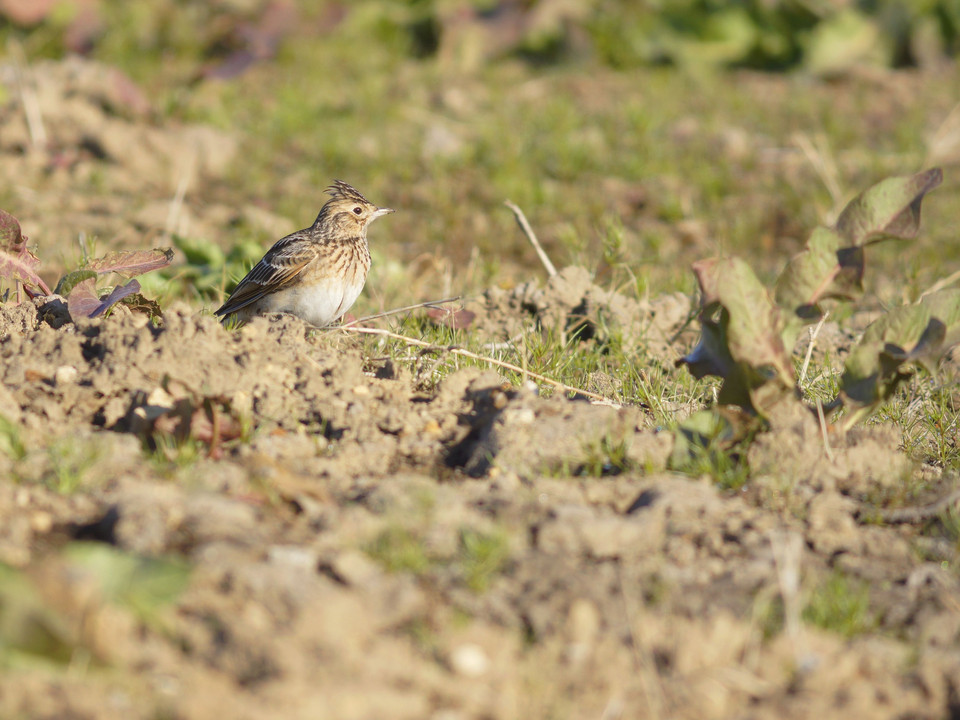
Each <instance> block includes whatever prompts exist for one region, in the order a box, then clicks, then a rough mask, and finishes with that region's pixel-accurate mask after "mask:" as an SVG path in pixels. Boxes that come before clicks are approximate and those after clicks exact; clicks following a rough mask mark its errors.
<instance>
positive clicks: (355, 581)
mask: <svg viewBox="0 0 960 720" xmlns="http://www.w3.org/2000/svg"><path fill="white" fill-rule="evenodd" d="M325 567H326V568H327V569H328V570H329V571H330V573H331V574H332V575H333V576H334V578H335V579H336V580H337V581H338V582H341V583H343V584H344V585H348V586H352V587H356V586H362V585H366V584H368V583H369V582H370V581H371V580H374V579H375V578H378V577H380V576H381V575H382V574H383V571H382V570H380V568H379V567H378V566H377V564H376V563H375V562H374V561H373V560H371V559H370V558H368V557H367V556H366V555H364V554H363V553H362V552H360V551H359V550H344V551H343V552H342V553H340V554H339V555H337V556H336V557H335V558H333V560H331V561H330V562H329V563H328V564H326V566H325Z"/></svg>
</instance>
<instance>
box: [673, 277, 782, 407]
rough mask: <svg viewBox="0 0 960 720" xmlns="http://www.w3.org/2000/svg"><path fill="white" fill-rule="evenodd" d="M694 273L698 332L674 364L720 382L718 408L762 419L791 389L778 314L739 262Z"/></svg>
mask: <svg viewBox="0 0 960 720" xmlns="http://www.w3.org/2000/svg"><path fill="white" fill-rule="evenodd" d="M693 271H694V274H695V275H696V276H697V281H698V283H699V284H700V289H701V312H700V323H701V328H702V332H701V337H700V342H699V343H698V344H697V347H696V348H694V350H693V351H692V352H691V353H690V354H689V355H687V356H686V357H684V358H681V359H680V360H679V361H678V364H687V365H688V366H690V371H691V373H692V374H694V375H695V376H696V377H703V376H704V375H708V374H709V375H718V376H720V377H722V378H723V386H722V387H721V389H720V395H719V398H718V399H719V401H720V402H721V403H725V404H734V405H739V406H740V407H742V408H746V409H751V410H754V411H756V412H758V413H760V414H761V415H763V414H765V412H766V411H767V410H769V409H770V408H771V407H772V406H773V405H774V404H776V403H777V402H779V401H780V400H781V399H783V398H785V397H788V396H792V395H793V394H794V388H795V380H794V374H793V364H792V363H791V361H790V356H789V355H788V354H787V352H786V350H785V348H784V345H783V340H782V338H781V336H780V332H781V330H782V319H781V313H780V310H779V308H777V307H776V305H774V303H773V301H772V300H771V299H770V294H769V293H768V292H767V289H766V288H765V287H764V286H763V285H762V284H761V283H760V281H759V280H758V279H757V276H756V275H755V274H754V273H753V270H751V269H750V266H749V265H747V264H746V263H745V262H743V261H742V260H740V259H739V258H713V259H709V260H701V261H699V262H697V263H694V265H693Z"/></svg>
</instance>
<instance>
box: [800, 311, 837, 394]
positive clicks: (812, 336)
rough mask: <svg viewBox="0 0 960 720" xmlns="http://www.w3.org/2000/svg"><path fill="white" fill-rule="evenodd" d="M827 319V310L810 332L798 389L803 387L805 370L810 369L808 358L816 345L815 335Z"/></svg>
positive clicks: (828, 315)
mask: <svg viewBox="0 0 960 720" xmlns="http://www.w3.org/2000/svg"><path fill="white" fill-rule="evenodd" d="M828 317H830V311H829V310H827V312H825V313H824V314H823V316H822V317H821V318H820V322H818V323H817V326H816V327H815V328H813V329H812V330H811V331H810V343H809V344H808V345H807V355H806V357H804V358H803V367H802V368H801V369H800V382H799V383H798V384H799V385H800V387H803V381H804V380H806V379H807V368H808V367H810V358H811V357H812V356H813V347H814V345H815V344H816V340H817V335H819V334H820V329H821V328H822V327H823V324H824V323H825V322H826V321H827V318H828Z"/></svg>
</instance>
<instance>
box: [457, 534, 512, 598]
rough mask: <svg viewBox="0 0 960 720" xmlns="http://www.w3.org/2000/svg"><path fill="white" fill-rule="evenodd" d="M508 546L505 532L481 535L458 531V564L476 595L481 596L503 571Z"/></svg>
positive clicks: (508, 553)
mask: <svg viewBox="0 0 960 720" xmlns="http://www.w3.org/2000/svg"><path fill="white" fill-rule="evenodd" d="M509 557H510V543H509V538H508V536H507V535H506V533H503V532H492V533H484V532H480V531H478V530H474V529H472V528H463V529H461V531H460V551H459V556H458V558H457V563H458V564H459V565H460V567H461V569H462V571H463V576H464V582H465V583H466V585H467V587H468V588H470V589H471V590H473V591H474V592H476V593H482V592H484V591H486V590H487V589H488V588H489V587H490V583H491V582H492V581H493V579H494V578H496V577H497V576H498V575H500V574H501V573H502V572H503V571H504V569H505V568H506V565H507V561H508V560H509Z"/></svg>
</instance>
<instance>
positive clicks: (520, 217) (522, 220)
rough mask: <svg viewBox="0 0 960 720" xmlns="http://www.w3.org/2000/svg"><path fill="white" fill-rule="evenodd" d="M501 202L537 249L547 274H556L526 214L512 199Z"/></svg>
mask: <svg viewBox="0 0 960 720" xmlns="http://www.w3.org/2000/svg"><path fill="white" fill-rule="evenodd" d="M503 204H504V205H506V206H507V207H508V208H510V209H511V210H512V211H513V215H514V217H516V218H517V225H519V226H520V229H521V230H523V234H524V235H526V236H527V240H529V241H530V244H531V245H533V249H534V250H536V251H537V256H538V257H539V258H540V262H542V263H543V266H544V267H545V268H546V269H547V275H549V276H550V277H553V276H554V275H556V274H557V268H555V267H554V265H553V263H552V262H550V258H549V257H547V253H546V251H545V250H544V249H543V246H542V245H541V244H540V241H539V240H537V236H536V234H535V233H534V232H533V228H532V227H530V223H529V222H527V216H526V215H524V214H523V210H521V209H520V207H519V206H518V205H517V204H516V203H514V202H513V201H512V200H504V201H503Z"/></svg>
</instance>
